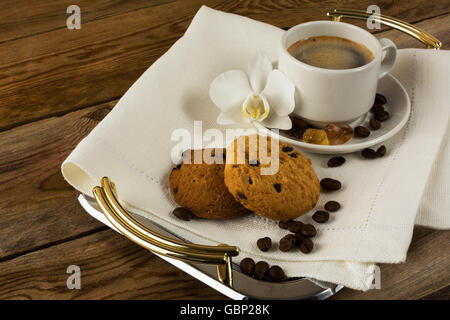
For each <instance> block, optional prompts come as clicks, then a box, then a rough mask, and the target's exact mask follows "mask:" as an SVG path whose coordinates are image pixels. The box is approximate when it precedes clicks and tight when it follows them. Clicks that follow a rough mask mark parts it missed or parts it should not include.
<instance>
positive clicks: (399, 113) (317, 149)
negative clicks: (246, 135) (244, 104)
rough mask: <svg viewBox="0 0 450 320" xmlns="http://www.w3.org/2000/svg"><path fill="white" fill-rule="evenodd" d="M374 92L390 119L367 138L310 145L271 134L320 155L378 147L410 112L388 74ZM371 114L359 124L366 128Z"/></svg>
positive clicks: (258, 125) (405, 98)
mask: <svg viewBox="0 0 450 320" xmlns="http://www.w3.org/2000/svg"><path fill="white" fill-rule="evenodd" d="M377 92H378V93H381V94H383V95H384V96H385V97H386V98H387V100H388V102H387V103H386V104H385V105H384V106H385V107H386V110H387V111H388V112H389V114H390V118H389V119H388V120H386V121H384V122H382V125H381V128H380V129H378V130H371V131H370V135H369V136H368V137H367V138H356V137H353V138H351V139H350V140H349V141H347V142H346V143H345V144H341V145H333V146H323V145H317V144H311V143H306V142H302V141H299V140H296V139H292V138H290V137H289V136H287V135H284V134H283V133H282V134H280V135H278V134H275V133H274V132H271V134H272V135H275V136H278V137H279V139H280V140H281V141H283V142H286V143H289V144H291V145H293V146H296V147H299V148H301V149H303V150H305V151H307V152H312V153H322V154H340V153H350V152H355V151H359V150H362V149H365V148H369V147H371V146H373V145H376V144H379V143H381V142H383V141H385V140H387V139H389V138H391V137H392V136H393V135H395V134H396V133H397V132H399V131H400V129H401V128H403V126H404V125H405V124H406V122H407V121H408V119H409V114H410V112H411V102H410V100H409V97H408V93H407V92H406V90H405V88H404V87H403V86H402V85H401V83H400V82H399V81H398V80H397V79H395V78H394V77H393V76H392V75H390V74H388V75H386V76H385V77H383V78H382V79H380V80H379V82H378V88H377ZM371 116H372V114H371V113H370V112H369V113H367V114H366V116H365V119H363V121H362V122H361V124H360V125H362V126H365V127H367V128H368V129H370V126H369V121H370V118H371ZM254 125H255V127H256V128H258V129H262V130H266V131H270V130H269V129H268V128H266V127H264V126H263V125H262V124H261V123H259V122H254Z"/></svg>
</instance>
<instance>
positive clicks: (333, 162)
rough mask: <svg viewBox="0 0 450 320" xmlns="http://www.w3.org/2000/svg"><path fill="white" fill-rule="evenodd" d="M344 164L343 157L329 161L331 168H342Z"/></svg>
mask: <svg viewBox="0 0 450 320" xmlns="http://www.w3.org/2000/svg"><path fill="white" fill-rule="evenodd" d="M344 163H345V158H344V157H341V156H338V157H333V158H331V159H330V160H328V166H329V167H330V168H334V167H339V166H342V165H343V164H344Z"/></svg>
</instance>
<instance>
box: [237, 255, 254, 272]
mask: <svg viewBox="0 0 450 320" xmlns="http://www.w3.org/2000/svg"><path fill="white" fill-rule="evenodd" d="M239 267H240V268H241V272H242V273H243V274H246V275H248V276H252V275H253V272H254V271H255V261H253V259H252V258H244V259H242V260H241V263H240V264H239Z"/></svg>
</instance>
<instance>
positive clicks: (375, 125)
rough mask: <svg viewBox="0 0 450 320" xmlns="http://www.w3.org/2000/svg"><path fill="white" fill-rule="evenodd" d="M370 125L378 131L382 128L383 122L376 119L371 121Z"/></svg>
mask: <svg viewBox="0 0 450 320" xmlns="http://www.w3.org/2000/svg"><path fill="white" fill-rule="evenodd" d="M369 125H370V127H371V128H372V129H373V130H378V129H380V128H381V122H380V121H378V120H377V119H375V118H372V119H370V122H369Z"/></svg>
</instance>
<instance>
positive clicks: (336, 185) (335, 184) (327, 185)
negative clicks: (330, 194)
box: [320, 178, 342, 191]
mask: <svg viewBox="0 0 450 320" xmlns="http://www.w3.org/2000/svg"><path fill="white" fill-rule="evenodd" d="M320 185H321V186H322V188H324V189H325V190H328V191H335V190H339V189H340V188H341V186H342V185H341V183H340V182H339V181H338V180H335V179H331V178H324V179H322V180H320Z"/></svg>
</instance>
